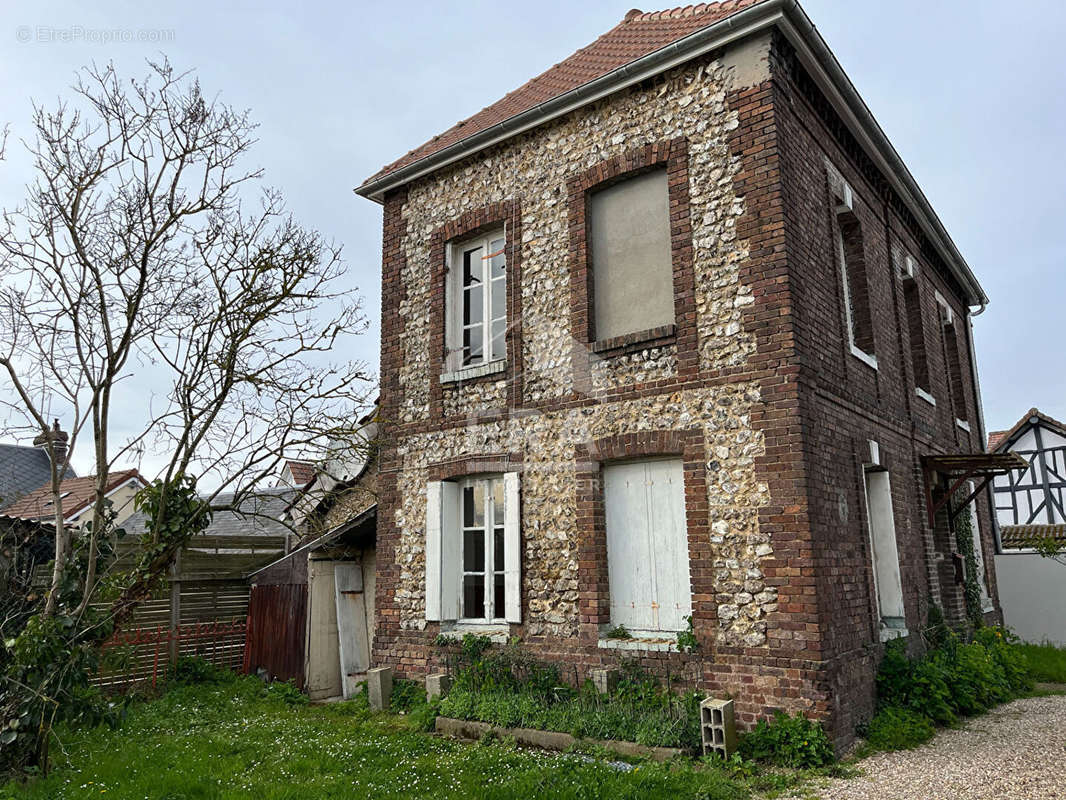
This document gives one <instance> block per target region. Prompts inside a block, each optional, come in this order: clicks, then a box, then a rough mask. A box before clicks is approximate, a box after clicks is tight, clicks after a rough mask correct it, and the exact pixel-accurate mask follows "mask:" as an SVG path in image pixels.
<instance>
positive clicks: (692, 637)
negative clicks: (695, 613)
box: [677, 614, 700, 653]
mask: <svg viewBox="0 0 1066 800" xmlns="http://www.w3.org/2000/svg"><path fill="white" fill-rule="evenodd" d="M685 623H686V627H685V629H684V630H683V631H678V632H677V649H678V650H680V651H681V652H682V653H695V652H696V651H697V650H698V649H699V647H700V640H699V639H697V638H696V628H695V626H694V625H693V623H692V615H691V614H689V615H688V616H687V617H685Z"/></svg>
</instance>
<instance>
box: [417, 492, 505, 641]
mask: <svg viewBox="0 0 1066 800" xmlns="http://www.w3.org/2000/svg"><path fill="white" fill-rule="evenodd" d="M521 545H522V543H521V529H520V522H519V482H518V473H517V472H507V473H504V474H502V475H480V476H474V477H469V478H462V479H461V480H457V481H432V482H430V483H429V485H428V490H427V506H426V619H427V620H430V621H454V622H460V623H469V624H493V623H506V622H521V621H522V598H521Z"/></svg>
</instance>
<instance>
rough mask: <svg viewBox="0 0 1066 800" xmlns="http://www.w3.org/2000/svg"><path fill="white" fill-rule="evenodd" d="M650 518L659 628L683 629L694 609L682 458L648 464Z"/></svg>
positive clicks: (669, 629)
mask: <svg viewBox="0 0 1066 800" xmlns="http://www.w3.org/2000/svg"><path fill="white" fill-rule="evenodd" d="M646 469H647V472H646V475H647V489H648V522H649V530H648V533H649V537H650V539H651V550H652V552H653V553H654V559H655V594H656V598H655V600H656V603H657V606H658V607H657V608H656V609H655V610H656V611H657V614H656V616H657V617H658V619H657V625H656V627H657V628H658V630H661V631H679V630H683V629H684V627H685V617H686V616H688V615H689V614H691V613H692V584H691V580H690V578H689V567H688V525H687V524H686V521H685V486H684V469H683V467H682V463H681V461H679V460H670V461H649V462H647V465H646Z"/></svg>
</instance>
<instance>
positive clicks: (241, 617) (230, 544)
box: [97, 536, 285, 692]
mask: <svg viewBox="0 0 1066 800" xmlns="http://www.w3.org/2000/svg"><path fill="white" fill-rule="evenodd" d="M284 548H285V537H282V536H197V537H194V538H192V539H190V541H189V544H188V545H187V546H186V547H185V548H184V549H183V550H182V551H181V553H180V554H179V556H178V558H177V560H176V561H175V563H174V567H173V569H172V570H171V574H170V577H169V579H168V582H167V585H166V587H165V592H164V594H163V596H161V597H158V598H155V599H152V600H149V601H147V602H145V603H142V604H141V605H140V606H138V608H137V609H136V611H134V613H133V617H132V618H131V619H130V620H128V621H127V622H126V624H125V625H124V626H123V627H122V629H121V630H120V631H117V632H116V634H115V636H114V637H112V639H111V640H110V641H109V642H108V643H107V644H106V645H105V647H104V655H105V658H104V660H103V664H102V667H101V670H100V674H99V676H98V678H97V683H98V685H100V686H101V687H104V688H106V689H107V690H108V691H113V692H121V691H129V690H130V689H132V688H136V687H140V686H143V685H145V684H150V683H153V682H158V681H159V679H160V677H161V676H162V675H164V674H165V673H166V670H167V668H168V667H169V666H170V665H171V664H173V663H174V662H175V661H176V660H177V659H178V658H179V657H181V656H199V657H201V658H203V659H205V660H206V661H209V662H211V663H212V664H215V665H217V666H219V667H223V668H226V669H232V670H235V671H239V670H241V669H242V668H243V667H244V661H245V658H244V648H245V624H246V621H247V619H248V596H249V587H248V581H247V579H246V577H245V576H246V575H247V574H248V573H249V572H251V571H253V570H255V569H257V568H258V567H261V566H263V565H264V564H267V563H269V562H271V561H273V560H274V559H275V558H277V557H279V556H280V555H282V554H283V553H284ZM133 550H134V546H133V545H132V544H131V545H130V546H129V547H128V548H121V549H120V552H119V559H118V562H119V563H118V567H119V568H123V567H125V564H124V561H126V560H129V559H132V556H133Z"/></svg>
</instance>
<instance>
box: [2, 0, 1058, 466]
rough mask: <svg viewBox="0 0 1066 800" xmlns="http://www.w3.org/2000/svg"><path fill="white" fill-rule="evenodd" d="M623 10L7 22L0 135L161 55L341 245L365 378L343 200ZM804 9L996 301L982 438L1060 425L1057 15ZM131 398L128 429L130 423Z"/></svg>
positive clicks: (208, 8) (88, 13)
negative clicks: (237, 119)
mask: <svg viewBox="0 0 1066 800" xmlns="http://www.w3.org/2000/svg"><path fill="white" fill-rule="evenodd" d="M633 1H634V0H621V1H620V2H612V1H611V0H587V1H586V2H584V3H573V2H572V0H540V1H539V2H508V1H507V0H501V1H499V2H491V3H490V2H484V1H483V0H478V2H466V3H449V4H447V8H445V4H443V3H421V2H405V3H400V2H394V3H380V2H379V3H372V4H367V3H342V2H335V3H325V2H321V3H316V2H302V3H292V2H277V1H276V0H256V2H254V3H251V2H229V3H219V2H217V0H212V1H211V2H205V1H204V0H188V2H184V3H180V4H154V5H149V4H145V3H143V2H117V1H116V2H86V0H79V2H42V3H38V4H26V3H18V4H16V3H10V2H9V3H7V4H6V6H7V8H6V13H4V15H3V17H4V27H6V30H4V29H3V28H0V75H3V80H2V81H0V124H3V123H5V122H6V123H10V125H11V128H12V133H13V135H14V136H15V137H16V138H17V137H19V136H23V135H27V134H28V132H29V118H30V111H31V107H30V104H31V100H36V101H38V102H41V103H45V104H53V103H54V102H55V100H56V99H57V98H60V97H63V96H64V95H65V94H66V93H67V91H68V87H69V85H70V83H71V82H72V79H73V76H74V73H75V71H76V70H77V69H78V68H79V67H80V66H82V65H84V64H86V63H88V62H90V61H93V60H95V61H98V62H106V61H108V60H111V61H113V62H114V63H115V65H116V66H117V68H118V69H119V72H120V73H121V74H123V75H126V76H138V77H139V76H141V75H142V74H143V73H144V72H145V67H144V61H145V59H146V58H152V57H157V56H158V54H159V53H165V54H166V55H167V56H168V57H169V58H170V60H171V61H172V63H173V64H174V65H175V66H176V67H178V68H192V69H195V70H196V73H197V75H198V77H199V78H200V81H201V83H202V85H203V87H204V89H205V91H206V92H207V93H208V94H216V93H217V94H218V95H219V96H220V97H221V99H222V100H223V101H225V102H227V103H229V104H231V105H234V106H237V107H240V108H248V109H251V111H252V113H253V116H254V118H255V119H256V120H257V121H258V122H259V123H260V124H261V128H260V130H259V138H260V142H259V144H258V145H257V147H256V148H255V151H254V156H255V159H256V161H258V162H259V164H260V165H261V166H263V167H264V168H265V169H266V173H267V183H269V184H270V185H272V186H276V187H278V188H280V189H281V190H282V191H283V193H284V195H285V197H286V198H287V200H288V203H289V205H290V207H291V209H292V210H293V212H294V213H295V214H296V216H297V218H298V219H299V220H300V221H301V222H302V223H304V224H305V225H308V226H312V227H315V228H318V229H319V230H321V231H322V232H324V233H325V234H327V235H328V236H331V237H333V238H335V239H336V240H338V241H339V242H341V243H342V244H343V245H344V249H345V255H346V260H347V263H348V265H349V270H350V273H349V274H350V281H351V284H352V286H353V287H358V289H359V291H361V293H362V294H363V296H364V297H365V301H366V307H367V310H368V314H369V316H370V318H371V320H372V323H373V324H372V327H371V331H370V333H369V334H368V335H367V336H365V337H363V339H362V341H361V342H360V344H359V351H358V355H359V356H360V357H362V358H364V359H365V360H366V361H368V362H369V363H370V364H372V365H373V366H374V368H375V370H376V367H377V360H378V343H377V332H378V325H377V320H378V315H379V293H378V288H379V276H378V272H379V268H380V248H381V239H380V236H381V210H380V207H379V206H377V205H376V204H373V203H371V202H369V201H367V200H363V199H362V198H359V197H356V196H355V195H353V193H352V189H353V188H354V187H355V186H356V185H358V184H359V183H360V182H361V181H362V180H363V179H364V178H366V177H367V176H369V175H370V174H372V173H373V172H375V171H376V170H377V169H378V168H380V167H381V166H382V165H384V164H385V163H387V162H389V161H391V160H393V159H394V158H396V157H398V156H399V155H401V154H403V153H405V152H406V151H407V150H409V149H411V148H412V147H415V146H416V145H419V144H421V143H422V142H423V141H425V140H426V139H428V138H430V137H431V136H433V135H435V134H437V133H439V132H441V131H443V130H444V129H446V128H448V127H449V126H451V125H452V124H453V123H455V122H456V121H458V120H460V119H462V118H465V117H467V116H469V115H470V114H471V113H473V112H475V111H477V110H479V109H480V108H482V107H483V106H485V105H487V104H489V103H491V102H493V101H495V100H497V99H498V98H499V97H501V96H502V95H503V94H505V93H506V92H508V91H510V90H512V89H515V88H517V87H518V86H519V85H521V84H522V83H524V82H525V81H526V80H527V79H529V78H531V77H533V76H534V75H536V74H538V73H540V72H542V71H543V70H544V69H545V68H547V67H549V66H551V65H552V64H554V63H556V62H558V61H560V60H561V59H563V58H565V57H566V56H567V55H569V54H570V53H572V52H573V51H574V50H576V49H578V48H580V47H582V46H584V45H586V44H588V43H589V42H590V41H592V40H593V39H594V38H596V37H597V36H598V35H600V34H601V33H603V32H604V31H606V30H607V29H609V28H611V27H612V26H613V25H615V24H616V23H617V22H619V21H620V20H621V19H622V17H623V16H624V15H625V13H626V11H627V10H629V8H630V7H631V6H630V5H629V3H632V2H633ZM804 7H805V9H806V10H807V13H808V14H809V15H810V17H811V18H812V19H813V21H814V23H815V25H817V26H818V28H819V30H820V31H821V32H822V35H823V36H824V37H825V39H826V40H827V41H828V42H829V45H830V47H831V48H832V49H833V51H834V52H835V53H836V55H837V57H838V59H839V60H840V62H841V63H842V64H843V66H844V69H845V70H846V71H847V73H848V75H849V76H850V77H851V79H852V81H853V82H854V84H855V85H856V86H857V87H858V90H859V92H860V93H861V94H862V96H863V98H864V99H865V100H866V102H867V104H868V105H869V106H870V108H871V109H872V110H873V113H874V115H875V116H876V117H877V119H878V121H879V122H880V123H881V126H882V127H883V128H884V129H885V131H886V132H887V133H888V136H889V138H890V139H891V141H892V142H893V143H894V145H895V147H896V149H897V150H898V151H899V152H900V154H901V155H902V156H903V159H904V161H906V163H907V164H908V165H909V167H910V169H911V172H912V173H913V174H914V175H915V177H916V178H917V180H918V183H919V184H920V185H921V186H922V188H923V190H924V191H925V193H926V195H927V196H928V198H929V199H930V201H931V202H932V204H933V207H934V208H935V209H936V210H937V212H938V213H939V215H940V218H941V219H942V220H943V221H944V223H945V225H946V226H947V229H948V231H949V232H950V233H951V235H952V237H953V238H954V240H955V242H956V243H957V244H958V246H959V248H960V250H961V251H962V253H963V255H964V256H965V257H966V259H967V261H968V262H969V264H970V266H971V267H972V269H973V271H974V272H975V273H976V274H977V277H978V278H979V280H980V281H981V282H982V284H983V285H984V287H985V290H986V292H987V293H988V295H989V297H990V298H991V300H992V303H991V305H990V306H989V307H988V310H987V311H986V312H985V313H984V314H983V315H982V316H980V317H978V318H977V320H976V322H975V325H976V331H977V353H978V361H979V368H980V373H981V378H982V392H983V396H984V408H985V416H986V422H987V426H988V428H989V429H990V430H994V429H997V428H1004V427H1007V426H1009V425H1011V424H1013V423H1014V422H1015V421H1016V420H1017V419H1018V418H1019V417H1020V416H1021V415H1022V414H1023V413H1024V412H1025V411H1026V410H1027V409H1028V408H1030V407H1031V406H1037V407H1039V408H1040V409H1041V410H1043V411H1044V412H1046V413H1048V414H1051V415H1052V416H1055V417H1058V418H1059V419H1066V369H1064V368H1063V366H1064V359H1063V357H1062V355H1061V352H1062V344H1061V339H1062V333H1061V329H1062V327H1063V317H1064V316H1066V305H1064V304H1063V295H1064V288H1066V277H1064V276H1063V269H1062V268H1063V266H1064V263H1066V262H1064V259H1063V258H1062V256H1061V255H1060V254H1061V251H1062V248H1063V242H1062V239H1063V235H1062V232H1063V229H1064V225H1063V222H1062V217H1063V208H1062V206H1063V201H1064V200H1066V191H1064V189H1066V185H1064V184H1066V178H1064V176H1066V167H1064V166H1063V151H1062V145H1063V122H1064V119H1066V100H1064V98H1066V69H1064V61H1063V55H1062V50H1063V41H1064V40H1066V38H1064V34H1066V6H1064V5H1063V4H1061V3H1056V2H1050V1H1046V0H1024V2H1019V3H1015V4H1004V3H1002V2H991V0H967V1H965V2H964V1H963V0H950V1H948V0H938V2H935V3H933V2H928V0H926V1H925V2H920V1H919V0H893V2H853V1H851V2H844V1H843V0H808V2H806V3H804ZM655 8H658V7H655ZM644 10H645V11H648V10H654V8H653V7H651V6H647V7H645V8H644ZM116 36H118V37H121V38H134V39H135V38H138V37H141V36H144V37H147V38H148V39H156V40H157V41H155V42H151V41H149V42H147V43H138V42H136V41H114V39H115V38H116ZM69 39H72V40H73V41H68V40H69ZM108 39H111V40H112V41H107V40H108ZM12 145H13V146H9V148H8V150H9V152H8V161H7V163H5V164H2V165H0V206H11V205H14V204H15V203H17V202H18V201H19V199H20V197H21V196H22V186H23V185H24V184H25V183H26V181H27V180H28V178H29V172H28V161H27V159H26V157H25V155H24V153H23V151H22V149H21V147H20V146H19V145H18V143H17V142H13V143H12ZM134 389H135V387H132V386H131V387H130V390H129V394H128V395H127V397H126V402H127V403H128V404H129V406H130V408H131V409H132V408H135V407H136V404H137V403H138V402H140V399H139V397H138V393H137V392H136V391H135V390H134ZM140 398H143V395H140ZM78 466H81V467H82V468H83V469H84V467H85V464H78Z"/></svg>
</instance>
